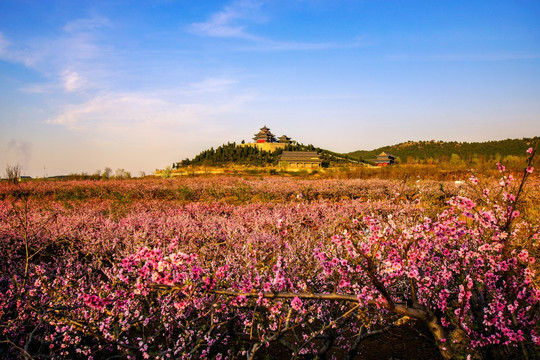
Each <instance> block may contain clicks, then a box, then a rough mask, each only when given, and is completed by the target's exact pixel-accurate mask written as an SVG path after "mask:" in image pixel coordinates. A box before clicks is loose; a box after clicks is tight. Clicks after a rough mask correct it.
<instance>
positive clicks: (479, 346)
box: [0, 149, 540, 359]
mask: <svg viewBox="0 0 540 360" xmlns="http://www.w3.org/2000/svg"><path fill="white" fill-rule="evenodd" d="M530 155H531V157H530V162H529V166H528V167H527V169H526V170H525V171H524V172H523V173H522V174H514V176H512V175H511V174H508V173H506V171H505V169H504V168H503V167H502V166H500V167H499V170H500V177H498V178H497V179H493V178H487V177H485V178H483V177H481V176H480V175H477V176H478V177H475V176H471V177H470V179H469V180H468V181H466V182H465V183H457V184H456V183H454V182H435V181H422V180H417V179H415V180H406V181H405V180H401V181H400V180H358V179H350V180H337V179H334V180H332V179H321V180H305V179H304V180H302V179H291V178H285V177H266V178H238V177H202V178H186V179H163V180H157V179H155V180H150V179H141V180H125V181H121V180H109V181H59V182H47V181H42V182H28V183H22V184H16V185H13V184H8V183H2V184H0V358H5V359H12V358H26V359H49V358H53V359H77V358H81V359H87V358H94V359H102V358H111V359H122V358H127V359H143V358H152V359H154V358H159V359H199V358H209V359H242V358H245V359H255V358H260V359H263V358H299V359H308V358H309V359H315V358H318V359H325V358H339V359H354V358H357V359H360V358H361V359H364V358H370V357H369V354H366V351H367V348H366V346H365V344H366V342H367V341H368V340H370V339H373V338H374V337H377V336H384V339H385V341H386V342H389V341H390V342H396V343H399V341H400V339H399V338H393V337H392V334H395V332H394V331H395V329H398V328H402V327H409V328H411V329H412V328H414V327H415V326H417V325H419V324H420V325H422V326H423V327H424V328H425V330H426V333H425V334H424V335H425V341H426V342H427V343H429V344H431V345H432V346H433V348H434V349H435V352H436V355H437V356H439V357H440V358H444V359H451V358H469V359H488V358H500V359H506V358H523V359H535V358H538V353H539V349H540V329H539V318H540V313H539V311H540V288H539V282H538V281H539V278H538V275H537V274H538V262H537V261H536V258H537V256H538V245H539V239H538V237H539V235H540V216H539V214H540V208H539V206H540V205H539V204H540V186H539V185H540V181H539V179H538V178H537V177H536V175H535V174H534V173H533V168H532V159H533V155H534V152H533V151H532V149H531V152H530ZM420 355H421V354H414V353H412V354H407V353H403V354H401V357H402V358H411V359H413V358H416V359H418V358H421V356H420ZM362 356H363V357H362Z"/></svg>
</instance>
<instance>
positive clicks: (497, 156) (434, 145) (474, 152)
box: [347, 136, 540, 163]
mask: <svg viewBox="0 0 540 360" xmlns="http://www.w3.org/2000/svg"><path fill="white" fill-rule="evenodd" d="M539 143H540V137H538V136H536V137H534V138H523V139H507V140H500V141H487V142H472V143H467V142H456V141H451V142H444V141H408V142H405V143H401V144H397V145H392V146H384V147H381V148H378V149H374V150H369V151H365V150H357V151H354V152H351V153H348V154H347V155H348V156H350V157H353V158H355V159H358V160H362V161H367V162H370V160H372V159H375V157H376V156H377V155H378V154H380V153H381V152H383V151H384V152H387V153H391V154H392V155H394V156H396V157H397V158H399V159H398V161H399V162H401V163H438V162H447V161H452V160H460V161H465V162H473V163H474V162H477V161H478V162H481V161H501V160H504V159H505V158H506V160H513V159H509V157H515V156H520V157H521V156H524V155H525V150H527V149H528V148H529V147H531V146H535V145H537V144H539Z"/></svg>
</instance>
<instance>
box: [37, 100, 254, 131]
mask: <svg viewBox="0 0 540 360" xmlns="http://www.w3.org/2000/svg"><path fill="white" fill-rule="evenodd" d="M176 97H177V98H180V97H181V94H180V93H178V92H177V94H176ZM250 99H251V97H250V96H249V95H237V96H230V97H227V98H226V99H225V100H221V101H218V100H217V99H210V98H207V99H206V100H205V101H204V102H192V103H178V102H177V101H174V100H169V99H163V98H161V97H159V96H158V95H156V94H145V93H116V94H107V95H101V96H96V97H94V98H92V99H90V100H88V101H86V102H84V103H82V104H77V105H66V106H65V107H64V108H63V109H62V111H61V112H60V114H59V115H57V116H56V117H53V118H50V119H48V120H47V121H46V123H47V124H55V125H62V126H65V127H67V128H68V129H70V130H77V131H93V132H99V133H106V134H110V135H115V134H117V135H120V134H122V135H125V134H132V135H133V136H138V137H143V136H147V135H148V134H150V133H155V132H171V131H174V132H176V131H178V129H179V127H180V126H182V125H186V124H196V123H202V122H207V121H209V120H210V121H211V120H212V119H218V118H219V117H220V115H224V114H225V115H226V114H229V113H232V112H234V111H236V110H238V109H239V108H240V107H241V106H242V105H243V104H245V103H246V102H248V101H250Z"/></svg>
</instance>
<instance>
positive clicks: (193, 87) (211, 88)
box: [184, 78, 237, 94]
mask: <svg viewBox="0 0 540 360" xmlns="http://www.w3.org/2000/svg"><path fill="white" fill-rule="evenodd" d="M236 83H237V81H236V80H232V79H226V78H206V79H204V80H203V81H201V82H198V83H193V84H190V85H189V86H188V88H187V90H186V91H184V93H185V94H204V93H217V92H223V91H225V90H227V89H229V88H230V86H231V85H234V84H236Z"/></svg>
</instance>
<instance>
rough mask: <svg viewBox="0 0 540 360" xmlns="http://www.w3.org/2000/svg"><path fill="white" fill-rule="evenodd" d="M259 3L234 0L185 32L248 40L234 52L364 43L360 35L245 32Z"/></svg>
mask: <svg viewBox="0 0 540 360" xmlns="http://www.w3.org/2000/svg"><path fill="white" fill-rule="evenodd" d="M263 18H264V16H263V15H262V14H261V3H260V2H254V1H249V0H248V1H236V2H233V3H232V4H230V5H228V6H226V7H225V8H223V10H221V11H219V12H217V13H215V14H213V15H211V16H210V17H209V18H208V20H207V21H205V22H200V23H193V24H191V26H190V27H189V31H190V32H191V33H193V34H195V35H199V36H205V37H216V38H235V39H240V40H246V41H249V43H250V44H249V45H247V46H240V47H236V48H234V50H237V51H316V50H329V49H344V48H356V47H359V46H365V45H366V42H365V41H364V39H363V38H358V39H356V40H353V41H349V42H340V43H336V42H298V41H289V40H287V41H283V40H275V39H270V38H268V37H264V36H260V35H255V34H253V33H251V32H249V31H248V26H247V24H249V23H254V22H260V21H261V19H263Z"/></svg>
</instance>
